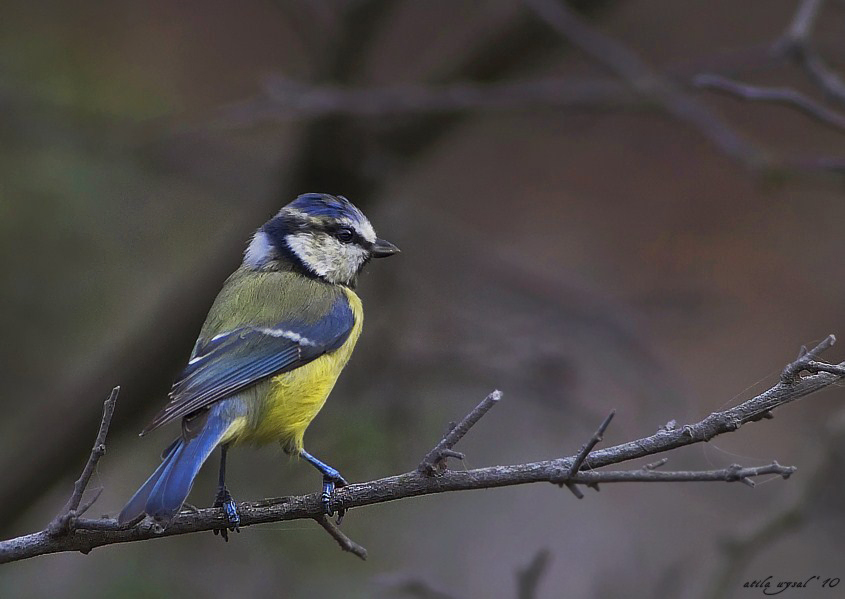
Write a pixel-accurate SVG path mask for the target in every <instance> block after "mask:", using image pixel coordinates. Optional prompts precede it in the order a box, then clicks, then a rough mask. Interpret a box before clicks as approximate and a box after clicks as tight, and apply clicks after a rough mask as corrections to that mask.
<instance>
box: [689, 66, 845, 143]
mask: <svg viewBox="0 0 845 599" xmlns="http://www.w3.org/2000/svg"><path fill="white" fill-rule="evenodd" d="M692 82H693V85H695V86H696V87H699V88H701V89H712V90H716V91H720V92H723V93H726V94H729V95H732V96H735V97H737V98H742V99H743V100H749V101H758V102H769V103H772V104H781V105H784V106H789V107H791V108H795V109H797V110H799V111H800V112H803V113H804V114H806V115H807V116H809V117H811V118H813V119H815V120H817V121H819V122H820V123H824V124H825V125H831V126H833V127H836V128H837V129H843V130H845V115H843V114H841V113H839V112H836V111H835V110H831V109H830V108H828V107H827V106H824V105H823V104H820V103H818V102H816V101H815V100H813V99H812V98H810V97H809V96H807V95H805V94H802V93H801V92H799V91H798V90H796V89H792V88H791V87H764V86H760V85H749V84H748V83H742V82H741V81H735V80H733V79H728V78H727V77H722V76H721V75H713V74H710V73H703V74H701V75H696V76H695V77H694V78H693V81H692Z"/></svg>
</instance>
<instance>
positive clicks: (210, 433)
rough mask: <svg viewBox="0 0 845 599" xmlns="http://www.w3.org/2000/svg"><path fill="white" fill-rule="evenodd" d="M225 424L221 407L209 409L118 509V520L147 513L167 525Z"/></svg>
mask: <svg viewBox="0 0 845 599" xmlns="http://www.w3.org/2000/svg"><path fill="white" fill-rule="evenodd" d="M228 428H229V420H228V418H225V416H224V413H223V411H222V410H212V413H211V414H209V417H208V420H207V421H206V423H205V426H204V427H203V429H202V430H201V431H200V432H199V433H198V434H197V435H196V436H194V437H192V438H190V439H184V438H182V439H179V440H178V441H176V442H174V444H173V445H172V448H168V451H167V453H166V455H165V457H164V461H163V462H162V463H161V465H160V466H159V467H158V468H157V469H156V471H155V472H153V474H152V475H151V476H150V478H148V479H147V481H146V482H145V483H144V484H143V485H142V486H141V488H140V489H138V491H137V492H136V493H135V495H133V496H132V499H130V500H129V502H128V503H127V504H126V506H125V507H124V508H123V510H122V511H121V512H120V515H119V516H118V522H120V523H121V524H123V523H125V522H129V521H130V520H133V519H134V518H136V517H137V516H139V515H141V514H143V513H146V514H148V515H150V516H152V517H153V518H155V520H156V521H158V522H159V523H162V524H164V525H167V524H168V523H169V522H170V520H172V519H173V517H174V516H175V515H176V514H177V513H178V512H179V510H180V508H181V507H182V504H183V503H184V502H185V499H187V498H188V493H190V491H191V486H192V485H193V483H194V478H196V476H197V473H198V472H199V470H200V468H201V467H202V465H203V463H204V462H205V461H206V459H208V456H210V455H211V452H212V451H214V448H215V447H217V445H218V443H219V442H220V439H221V438H222V437H223V435H224V434H225V433H226V431H227V429H228Z"/></svg>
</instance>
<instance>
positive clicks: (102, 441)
mask: <svg viewBox="0 0 845 599" xmlns="http://www.w3.org/2000/svg"><path fill="white" fill-rule="evenodd" d="M119 393H120V387H115V388H114V389H112V390H111V393H110V394H109V396H108V398H107V399H106V401H105V402H103V418H102V419H101V420H100V429H99V430H98V431H97V438H96V439H95V440H94V447H92V448H91V455H90V456H88V462H86V464H85V468H83V469H82V475H81V476H80V477H79V478H78V479H77V481H76V482H75V483H73V493H71V496H70V499H68V502H67V504H66V505H65V509H64V510H63V512H62V513H60V514H59V515H58V516H56V517H55V518H53V521H52V522H50V525H49V526H48V527H47V530H48V531H49V532H50V533H51V534H53V535H58V534H61V533H62V532H66V531H67V530H68V528H69V527H70V526H71V525H72V521H73V520H74V519H75V518H77V517H78V516H81V515H82V514H84V513H85V512H87V511H88V508H90V507H91V506H92V505H94V502H95V501H97V499H98V498H99V497H100V493H102V491H103V490H102V489H99V490H98V491H97V492H96V493H95V494H94V497H93V498H91V499H90V500H88V501H87V502H86V503H85V505H84V506H82V508H80V507H79V504H80V503H81V502H82V496H83V495H84V493H85V489H86V488H87V487H88V483H89V482H91V477H92V476H93V475H94V470H95V469H96V468H97V463H98V462H99V461H100V458H101V457H103V455H105V453H106V436H107V435H108V434H109V425H110V424H111V419H112V416H114V404H115V403H116V402H117V396H118V394H119Z"/></svg>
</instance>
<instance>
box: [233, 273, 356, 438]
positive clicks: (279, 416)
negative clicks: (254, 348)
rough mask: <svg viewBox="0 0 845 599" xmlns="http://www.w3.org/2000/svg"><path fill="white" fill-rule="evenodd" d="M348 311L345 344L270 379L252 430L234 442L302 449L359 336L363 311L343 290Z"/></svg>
mask: <svg viewBox="0 0 845 599" xmlns="http://www.w3.org/2000/svg"><path fill="white" fill-rule="evenodd" d="M343 291H344V293H346V297H347V299H348V300H349V306H350V308H352V314H353V316H354V319H355V324H354V325H353V327H352V331H351V332H350V334H349V337H348V338H347V340H346V342H345V343H344V344H343V345H341V346H340V347H339V348H338V349H336V350H334V351H332V352H330V353H326V354H323V355H322V356H320V357H319V358H317V359H316V360H313V361H312V362H309V363H308V364H306V365H305V366H301V367H299V368H296V369H295V370H291V371H290V372H285V373H284V374H280V375H278V376H275V377H273V378H271V379H270V384H269V386H268V387H267V393H266V396H265V398H264V401H263V403H264V405H263V407H262V409H261V410H260V415H259V418H258V421H257V422H256V423H255V427H254V428H252V430H248V431H247V430H244V431H242V433H241V435H238V437H239V438H238V439H237V442H238V443H240V442H251V443H256V444H265V443H272V442H274V441H279V442H281V443H282V444H283V445H284V446H285V447H286V449H288V450H289V451H292V452H296V451H299V450H300V449H302V438H303V436H304V435H305V429H306V428H308V425H309V424H311V421H312V420H313V419H314V417H315V416H316V415H317V414H318V413H319V411H320V409H321V408H322V407H323V404H325V403H326V398H327V397H328V396H329V393H331V391H332V388H333V387H334V385H335V382H336V381H337V377H338V376H339V375H340V373H341V371H342V370H343V367H344V366H346V363H347V362H348V361H349V358H350V357H351V355H352V350H353V349H354V348H355V344H356V343H357V342H358V337H359V336H360V335H361V328H362V326H363V324H364V309H363V306H362V305H361V299H360V298H359V297H358V296H357V295H356V294H355V292H354V291H352V290H351V289H347V288H346V287H344V288H343Z"/></svg>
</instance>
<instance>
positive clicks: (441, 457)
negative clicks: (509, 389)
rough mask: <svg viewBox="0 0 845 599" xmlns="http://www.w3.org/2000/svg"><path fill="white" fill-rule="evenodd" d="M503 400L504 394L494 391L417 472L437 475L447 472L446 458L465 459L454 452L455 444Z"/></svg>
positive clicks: (436, 448) (450, 432)
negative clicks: (442, 471)
mask: <svg viewBox="0 0 845 599" xmlns="http://www.w3.org/2000/svg"><path fill="white" fill-rule="evenodd" d="M501 399H502V392H501V391H498V390H497V391H493V392H492V393H491V394H490V395H488V396H487V397H485V398H484V399H483V400H482V401H481V403H480V404H478V405H477V406H475V409H473V410H472V412H470V413H469V414H467V415H466V416H465V417H464V419H463V420H461V422H460V424H458V425H457V426H455V427H453V428H452V429H451V430H450V431H449V432H448V433H446V435H445V436H444V437H443V438H442V439H441V440H440V442H439V443H438V444H437V445H435V446H434V449H432V450H431V451H429V452H428V454H427V455H426V456H425V457H424V458H423V461H422V462H420V465H419V466H418V467H417V472H422V473H425V474H429V475H431V474H435V473H437V472H438V471H439V470H445V463H446V462H445V460H446V458H457V459H459V460H462V459H464V454H462V453H460V452H457V451H452V448H453V447H454V446H455V444H456V443H457V442H458V441H460V440H461V439H462V438H463V436H464V435H465V434H467V432H468V431H469V429H471V428H472V427H473V425H474V424H475V423H476V422H478V421H479V420H481V417H482V416H484V415H485V414H486V413H487V412H488V411H490V408H492V407H493V406H494V405H496V402H498V401H499V400H501Z"/></svg>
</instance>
